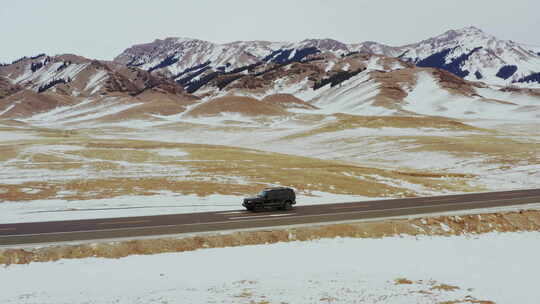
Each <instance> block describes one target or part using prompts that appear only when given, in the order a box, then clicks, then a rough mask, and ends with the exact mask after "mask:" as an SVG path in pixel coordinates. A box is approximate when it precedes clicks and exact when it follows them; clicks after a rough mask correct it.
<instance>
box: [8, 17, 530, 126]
mask: <svg viewBox="0 0 540 304" xmlns="http://www.w3.org/2000/svg"><path fill="white" fill-rule="evenodd" d="M539 53H540V47H534V46H527V45H524V44H519V43H516V42H513V41H504V40H499V39H497V38H495V37H493V36H491V35H488V34H486V33H484V32H482V31H481V30H479V29H477V28H474V27H468V28H464V29H460V30H450V31H447V32H446V33H444V34H442V35H440V36H437V37H434V38H430V39H427V40H424V41H421V42H418V43H415V44H410V45H405V46H400V47H392V46H387V45H383V44H379V43H376V42H363V43H358V44H345V43H341V42H339V41H336V40H332V39H308V40H303V41H301V42H297V43H290V42H268V41H241V42H231V43H226V44H216V43H211V42H207V41H202V40H197V39H188V38H167V39H164V40H155V41H154V42H151V43H147V44H141V45H135V46H132V47H130V48H128V49H126V50H125V51H124V52H122V54H120V55H118V56H117V57H116V58H115V59H114V60H113V61H112V62H106V61H97V60H92V59H87V58H84V57H80V56H77V55H70V54H66V55H58V56H48V55H46V54H39V55H37V56H33V57H23V58H21V59H19V60H16V61H15V62H13V63H10V64H4V65H1V66H0V119H17V120H20V121H26V122H29V123H40V122H43V121H45V118H46V120H47V122H51V121H56V122H57V123H60V124H78V123H90V122H93V121H96V120H100V121H118V120H133V121H141V120H148V119H149V120H159V119H164V117H167V116H171V115H176V116H178V115H180V116H181V115H186V116H204V115H220V113H221V114H223V115H227V113H237V114H242V115H257V113H259V114H260V115H288V114H287V113H297V112H298V111H317V112H318V113H348V114H357V115H440V116H448V117H454V118H490V119H492V118H504V119H508V118H509V119H537V118H539V117H540V54H539ZM234 96H242V97H243V99H241V100H240V99H235V98H232V97H234ZM224 97H226V98H224ZM246 98H247V99H246ZM249 101H253V102H249ZM257 102H259V103H257ZM59 114H62V115H59Z"/></svg>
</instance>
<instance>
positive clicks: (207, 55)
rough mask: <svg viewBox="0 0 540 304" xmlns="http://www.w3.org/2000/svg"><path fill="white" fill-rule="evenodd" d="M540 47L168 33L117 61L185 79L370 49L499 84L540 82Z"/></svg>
mask: <svg viewBox="0 0 540 304" xmlns="http://www.w3.org/2000/svg"><path fill="white" fill-rule="evenodd" d="M539 50H540V47H536V46H528V45H525V44H520V43H517V42H513V41H506V40H500V39H497V38H496V37H494V36H492V35H489V34H487V33H485V32H483V31H482V30H480V29H478V28H475V27H466V28H463V29H459V30H450V31H447V32H445V33H443V34H442V35H439V36H436V37H433V38H430V39H426V40H423V41H420V42H418V43H414V44H409V45H405V46H397V47H394V46H388V45H384V44H380V43H377V42H373V41H368V42H362V43H353V44H345V43H342V42H339V41H336V40H332V39H306V40H303V41H300V42H296V43H287V42H268V41H240V42H232V43H227V44H215V43H211V42H208V41H201V40H197V39H188V38H167V39H164V40H155V41H154V42H152V43H147V44H141V45H135V46H133V47H131V48H128V49H127V50H125V51H124V52H123V53H122V54H120V55H119V56H118V57H116V58H115V62H118V63H121V64H125V65H128V66H137V67H140V68H142V69H144V70H147V71H150V72H153V71H156V72H161V73H163V74H165V75H166V76H168V77H171V78H173V79H175V80H177V81H178V80H179V81H180V82H181V83H182V84H186V83H185V81H184V80H183V77H185V76H186V75H188V74H190V73H191V74H193V73H197V75H201V74H204V73H208V71H211V72H217V73H227V72H231V71H234V70H235V69H242V68H246V67H248V66H254V65H258V64H261V63H268V62H273V63H277V64H282V63H286V62H289V61H301V60H306V59H308V58H309V57H310V56H311V57H315V56H317V55H320V54H324V53H332V54H334V55H337V56H343V55H346V54H349V53H352V52H368V53H373V54H378V55H384V56H388V57H396V58H399V59H401V60H404V61H407V62H411V63H414V64H416V65H418V66H420V67H435V68H441V69H444V70H447V71H449V72H451V73H453V74H455V75H457V76H459V77H462V78H464V79H467V80H471V81H482V82H486V83H489V84H496V85H504V86H507V85H516V86H520V87H540V54H539V53H540V51H539Z"/></svg>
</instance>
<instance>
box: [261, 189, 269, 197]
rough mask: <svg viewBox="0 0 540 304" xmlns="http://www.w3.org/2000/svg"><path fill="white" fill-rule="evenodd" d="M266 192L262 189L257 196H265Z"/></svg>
mask: <svg viewBox="0 0 540 304" xmlns="http://www.w3.org/2000/svg"><path fill="white" fill-rule="evenodd" d="M267 193H268V192H267V191H264V190H262V191H261V192H259V196H262V197H265V196H266V194H267Z"/></svg>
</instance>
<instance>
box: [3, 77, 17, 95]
mask: <svg viewBox="0 0 540 304" xmlns="http://www.w3.org/2000/svg"><path fill="white" fill-rule="evenodd" d="M20 90H21V87H20V86H17V85H14V84H11V82H10V81H9V80H7V79H6V78H4V77H2V76H0V98H4V97H7V96H9V95H11V94H14V93H15V92H17V91H20Z"/></svg>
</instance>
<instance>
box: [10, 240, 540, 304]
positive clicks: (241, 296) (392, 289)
mask: <svg viewBox="0 0 540 304" xmlns="http://www.w3.org/2000/svg"><path fill="white" fill-rule="evenodd" d="M539 250H540V232H522V233H517V232H514V233H502V234H498V233H490V234H483V235H468V236H452V237H416V238H415V237H409V236H407V237H392V238H383V239H351V238H341V239H340V238H337V239H323V240H318V241H310V242H291V243H277V244H271V245H268V244H267V245H257V246H246V247H232V248H221V249H203V250H197V251H192V252H183V253H167V254H157V255H151V256H129V257H126V258H121V259H102V258H88V259H81V260H59V261H57V262H48V263H32V264H30V265H10V266H7V267H3V268H0V282H2V292H1V293H0V302H1V303H4V304H14V303H17V304H25V303H28V304H29V303H40V304H48V303H51V304H52V303H54V304H59V303H70V304H76V303H87V304H91V303H92V304H93V303H117V304H123V303H126V304H127V303H129V304H135V303H145V304H146V303H160V304H161V303H169V304H172V303H182V304H188V303H407V304H408V303H442V302H445V301H456V302H448V303H498V304H501V303H510V304H513V303H520V304H537V303H539V300H540V295H539V293H538V272H539V271H540V261H539V260H538V252H539ZM396 280H399V281H401V282H402V283H405V284H398V283H397V282H396ZM407 280H408V281H407ZM407 283H409V284H407ZM481 300H483V301H492V302H474V301H481Z"/></svg>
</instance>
